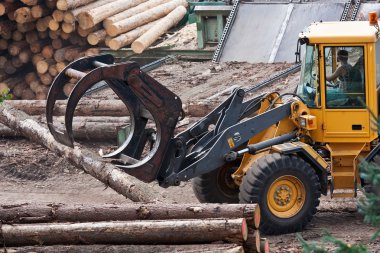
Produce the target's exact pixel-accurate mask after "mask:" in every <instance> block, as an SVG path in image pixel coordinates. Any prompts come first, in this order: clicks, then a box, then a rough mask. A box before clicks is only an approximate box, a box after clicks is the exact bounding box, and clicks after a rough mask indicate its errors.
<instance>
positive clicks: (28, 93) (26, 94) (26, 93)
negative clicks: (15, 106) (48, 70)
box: [21, 88, 36, 100]
mask: <svg viewBox="0 0 380 253" xmlns="http://www.w3.org/2000/svg"><path fill="white" fill-rule="evenodd" d="M35 98H36V95H35V94H34V92H33V91H32V90H31V89H30V88H26V89H24V90H23V91H22V93H21V99H25V100H32V99H35Z"/></svg>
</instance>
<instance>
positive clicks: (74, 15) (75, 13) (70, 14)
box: [63, 0, 114, 23]
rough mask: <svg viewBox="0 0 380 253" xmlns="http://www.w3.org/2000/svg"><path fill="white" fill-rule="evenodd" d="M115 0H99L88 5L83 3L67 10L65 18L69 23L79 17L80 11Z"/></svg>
mask: <svg viewBox="0 0 380 253" xmlns="http://www.w3.org/2000/svg"><path fill="white" fill-rule="evenodd" d="M113 1H114V0H98V1H95V2H92V3H90V4H87V5H83V6H81V7H79V8H76V9H73V10H70V11H67V12H65V14H64V17H63V20H64V21H65V22H67V23H72V22H75V21H77V17H78V15H79V14H80V13H82V12H85V11H88V10H91V9H94V8H97V7H99V6H102V5H105V4H108V3H111V2H113Z"/></svg>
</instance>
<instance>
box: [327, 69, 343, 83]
mask: <svg viewBox="0 0 380 253" xmlns="http://www.w3.org/2000/svg"><path fill="white" fill-rule="evenodd" d="M342 71H343V68H342V67H339V68H337V69H336V70H335V72H334V73H333V74H332V75H331V76H326V81H334V80H335V79H337V78H338V77H339V76H340V75H342Z"/></svg>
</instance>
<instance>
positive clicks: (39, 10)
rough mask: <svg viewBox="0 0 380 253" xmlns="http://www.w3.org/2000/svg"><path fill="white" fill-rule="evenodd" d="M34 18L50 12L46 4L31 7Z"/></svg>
mask: <svg viewBox="0 0 380 253" xmlns="http://www.w3.org/2000/svg"><path fill="white" fill-rule="evenodd" d="M31 13H32V16H33V18H35V19H37V18H41V17H44V16H46V15H48V14H49V13H50V10H49V9H48V8H47V7H46V6H45V5H40V4H39V5H34V6H33V7H32V9H31Z"/></svg>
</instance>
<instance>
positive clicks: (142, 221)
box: [0, 203, 269, 252]
mask: <svg viewBox="0 0 380 253" xmlns="http://www.w3.org/2000/svg"><path fill="white" fill-rule="evenodd" d="M0 220H1V225H0V226H1V227H0V228H1V231H2V237H1V238H0V242H1V243H2V244H3V245H7V247H18V248H15V249H16V250H21V249H24V250H25V249H26V248H25V246H29V251H37V252H41V251H45V250H46V249H48V248H47V247H46V246H47V245H62V244H65V245H67V244H68V245H72V246H71V248H72V249H73V250H74V249H76V250H74V251H79V249H80V248H81V247H83V246H77V247H79V248H75V246H74V245H83V244H85V245H86V244H87V245H89V244H90V245H91V244H93V245H99V244H117V245H128V246H124V247H130V246H129V244H130V245H134V247H140V249H141V250H143V249H144V252H151V251H152V250H153V249H155V252H167V250H168V249H169V248H171V249H173V250H174V249H176V248H177V249H178V250H179V249H183V252H187V251H191V252H194V251H197V252H207V251H210V252H215V251H218V252H224V250H228V252H244V251H245V250H246V251H248V252H269V247H268V242H267V240H266V239H260V235H259V232H258V230H256V229H257V227H258V225H259V223H260V209H259V208H258V206H257V205H256V204H231V205H227V204H187V205H184V204H166V205H159V204H142V203H135V204H128V205H122V206H116V205H94V206H89V205H86V206H84V205H64V204H59V205H55V204H49V205H46V206H35V205H27V204H26V205H25V204H23V205H12V206H1V207H0ZM250 227H251V228H253V229H252V230H251V229H250ZM216 242H217V244H215V243H216ZM36 244H38V245H39V246H40V247H41V246H43V247H42V248H43V249H44V250H41V248H40V250H38V247H37V248H31V247H30V246H33V245H36ZM153 245H154V246H153ZM22 246H23V247H24V248H20V247H22ZM55 247H56V246H55ZM60 247H62V246H60ZM66 247H68V246H66ZM97 247H99V246H97ZM136 249H138V248H136ZM186 249H187V250H186ZM198 250H199V251H198ZM123 252H125V251H123ZM181 252H182V251H181Z"/></svg>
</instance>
